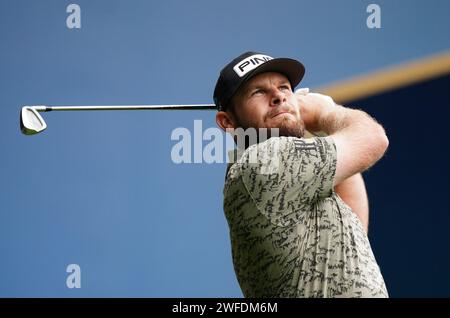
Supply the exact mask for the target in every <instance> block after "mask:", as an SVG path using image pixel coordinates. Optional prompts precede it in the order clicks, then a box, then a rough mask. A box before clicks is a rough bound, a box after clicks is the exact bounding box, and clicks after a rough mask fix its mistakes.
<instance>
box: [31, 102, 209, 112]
mask: <svg viewBox="0 0 450 318" xmlns="http://www.w3.org/2000/svg"><path fill="white" fill-rule="evenodd" d="M29 107H32V108H34V109H35V110H37V111H38V112H49V111H83V110H150V109H154V110H158V109H165V110H179V109H186V110H193V109H198V110H207V109H216V105H214V104H191V105H117V106H41V105H39V106H29Z"/></svg>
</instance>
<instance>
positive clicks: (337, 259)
mask: <svg viewBox="0 0 450 318" xmlns="http://www.w3.org/2000/svg"><path fill="white" fill-rule="evenodd" d="M235 154H236V156H237V160H236V161H235V163H230V164H229V165H228V169H227V175H226V181H225V186H224V211H225V216H226V218H227V221H228V225H229V229H230V237H231V244H232V254H233V264H234V269H235V272H236V275H237V278H238V281H239V284H240V286H241V289H242V291H243V293H244V296H245V297H388V292H387V290H386V286H385V283H384V280H383V277H382V275H381V272H380V269H379V266H378V264H377V262H376V260H375V257H374V255H373V252H372V249H371V246H370V243H369V240H368V237H367V235H366V233H365V231H364V229H363V227H362V224H361V222H360V221H359V219H358V217H357V216H356V215H355V214H354V213H353V212H352V211H351V209H350V207H349V206H348V205H346V204H345V203H344V202H343V201H342V200H341V198H340V197H339V196H338V195H337V194H336V193H335V192H334V191H333V179H334V175H335V171H336V146H335V144H334V141H333V139H332V137H315V138H311V139H303V138H302V139H300V138H295V137H273V138H270V139H268V140H266V141H264V142H261V143H259V144H256V145H252V146H250V147H249V148H248V149H246V150H245V151H243V152H240V153H238V152H235ZM254 158H257V159H256V160H255V159H254ZM271 167H272V168H271ZM273 167H275V168H273ZM267 171H271V173H266V172H267ZM262 172H263V173H262Z"/></svg>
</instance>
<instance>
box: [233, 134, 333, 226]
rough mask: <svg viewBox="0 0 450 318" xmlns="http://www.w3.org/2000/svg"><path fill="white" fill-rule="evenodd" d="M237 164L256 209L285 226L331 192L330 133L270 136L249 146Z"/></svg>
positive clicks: (302, 216)
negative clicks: (328, 134) (307, 136)
mask: <svg viewBox="0 0 450 318" xmlns="http://www.w3.org/2000/svg"><path fill="white" fill-rule="evenodd" d="M238 164H239V165H238V166H239V168H240V170H241V176H242V181H243V184H244V186H245V188H246V190H247V191H248V193H249V195H250V197H251V199H252V200H253V202H254V204H255V205H256V207H257V209H258V210H259V211H260V212H261V213H262V214H264V215H265V216H266V217H267V218H268V219H269V220H270V221H271V222H272V223H274V224H276V225H279V226H287V225H290V224H292V223H297V222H301V221H302V218H304V217H305V215H306V214H307V213H306V212H307V211H309V210H311V208H312V205H314V204H315V203H316V202H317V200H319V199H320V198H324V197H329V196H331V194H332V192H333V180H334V175H335V172H336V146H335V143H334V141H333V139H332V138H331V137H315V138H311V139H303V138H295V137H279V138H270V139H269V140H267V141H265V142H262V143H260V144H257V145H253V146H251V147H249V148H248V149H247V150H246V151H245V152H244V154H243V155H242V157H241V158H240V160H239V161H238Z"/></svg>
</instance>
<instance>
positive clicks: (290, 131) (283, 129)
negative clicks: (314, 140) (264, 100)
mask: <svg viewBox="0 0 450 318" xmlns="http://www.w3.org/2000/svg"><path fill="white" fill-rule="evenodd" d="M275 128H278V134H279V136H280V137H281V136H283V137H297V138H302V137H303V136H304V135H305V125H304V123H303V120H299V121H293V120H290V119H289V118H283V121H281V122H280V123H279V124H278V125H277V126H276V127H275Z"/></svg>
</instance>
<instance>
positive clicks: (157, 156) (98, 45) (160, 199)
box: [0, 0, 450, 297]
mask: <svg viewBox="0 0 450 318" xmlns="http://www.w3.org/2000/svg"><path fill="white" fill-rule="evenodd" d="M70 3H76V4H78V5H79V6H80V7H81V21H82V22H81V23H82V24H81V29H68V28H67V26H66V18H67V16H68V15H69V14H68V13H66V7H67V6H68V5H69V4H70ZM370 3H376V4H378V5H380V7H381V21H382V22H381V25H382V27H381V29H377V30H375V29H369V28H367V26H366V18H367V16H368V15H369V14H368V13H367V12H366V8H367V6H368V5H369V4H370ZM449 11H450V2H448V1H445V0H432V1H406V0H400V1H376V2H374V1H359V0H351V1H350V0H349V1H331V0H327V1H325V0H320V1H312V0H308V1H287V0H284V1H276V2H275V1H264V0H260V1H237V0H231V1H194V0H190V1H181V0H170V1H143V0H136V1H125V0H123V1H115V0H108V1H102V0H96V1H87V0H79V1H76V2H75V1H73V2H69V1H60V0H58V1H57V0H52V1H50V0H45V1H31V0H29V1H25V0H17V1H6V0H2V1H1V2H0V40H1V41H0V43H1V50H0V88H1V94H0V111H1V116H0V121H1V125H0V130H1V134H0V136H1V137H0V147H1V148H0V149H1V157H0V158H1V165H0V176H1V178H0V227H1V228H0V255H1V262H0V296H2V297H20V296H25V297H48V296H53V297H79V296H85V297H91V296H97V297H107V296H119V297H136V296H137V297H241V296H242V293H241V291H240V289H239V285H238V283H237V280H236V278H235V275H234V271H233V266H232V261H231V250H230V242H229V237H228V228H227V223H226V220H225V217H224V215H223V210H222V198H223V197H222V187H223V180H224V173H225V164H204V163H203V164H179V165H177V164H174V163H173V162H172V160H171V157H170V153H171V149H172V147H173V146H174V144H175V142H174V141H172V140H171V138H170V136H171V133H172V131H173V130H174V129H176V128H178V127H186V128H188V129H190V130H193V127H194V120H196V119H199V120H202V123H203V129H206V128H208V127H215V121H214V115H215V112H214V111H188V112H187V111H179V112H167V111H166V112H164V111H151V112H150V111H135V112H131V111H130V112H89V113H86V112H84V113H81V112H80V113H77V112H71V113H48V114H44V118H45V119H46V121H47V124H48V126H49V127H48V129H47V130H46V131H45V132H43V133H42V134H40V135H36V136H33V137H28V136H24V135H22V134H21V133H20V131H19V122H18V120H19V110H20V108H21V106H22V105H37V104H44V105H120V104H190V103H212V91H213V88H214V85H215V82H216V79H217V76H218V73H219V71H220V69H221V68H222V66H223V65H224V64H226V63H227V62H228V61H229V60H231V59H232V58H234V57H235V56H237V55H238V54H240V53H242V52H244V51H248V50H255V51H260V52H264V53H267V54H269V55H272V56H285V57H291V58H296V59H299V60H300V61H302V62H303V63H304V64H305V66H306V75H305V78H304V81H303V83H302V84H301V85H302V86H308V87H317V86H319V85H324V84H327V83H331V82H334V81H338V80H342V79H346V78H348V77H351V76H354V75H357V74H362V73H367V72H371V71H374V70H377V69H379V68H382V67H387V66H390V65H395V64H397V63H401V62H405V61H408V60H411V59H416V58H421V57H426V56H428V55H430V54H435V53H438V52H442V51H445V50H448V49H449V48H450V37H449V36H448V31H449V30H450V20H449V19H448V12H449ZM72 263H74V264H78V265H79V266H80V267H81V272H82V275H81V277H82V278H81V281H82V287H81V288H80V289H69V288H67V286H66V278H67V275H68V273H66V267H67V265H69V264H72Z"/></svg>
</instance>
